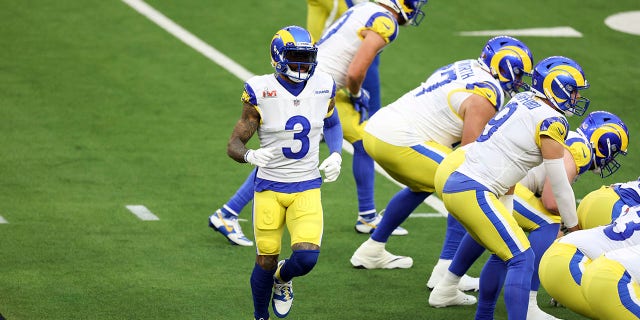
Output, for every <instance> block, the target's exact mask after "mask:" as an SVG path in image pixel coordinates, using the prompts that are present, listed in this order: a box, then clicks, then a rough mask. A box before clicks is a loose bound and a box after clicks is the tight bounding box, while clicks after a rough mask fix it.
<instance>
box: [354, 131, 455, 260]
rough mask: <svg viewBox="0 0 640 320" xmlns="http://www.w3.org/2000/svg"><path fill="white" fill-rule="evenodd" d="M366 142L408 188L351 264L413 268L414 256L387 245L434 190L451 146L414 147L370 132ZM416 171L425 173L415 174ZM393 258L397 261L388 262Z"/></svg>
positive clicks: (393, 199)
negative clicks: (402, 254)
mask: <svg viewBox="0 0 640 320" xmlns="http://www.w3.org/2000/svg"><path fill="white" fill-rule="evenodd" d="M365 143H366V148H367V152H370V153H371V155H372V156H373V157H375V159H376V161H377V162H378V164H380V166H381V167H383V168H384V169H385V171H386V172H387V173H388V174H389V175H390V176H391V177H392V178H394V179H395V180H397V181H398V182H400V183H402V184H404V185H406V186H407V188H405V189H403V190H401V191H400V192H398V193H397V194H396V195H394V196H393V198H392V199H391V201H390V202H389V204H388V205H387V208H386V211H385V214H384V216H383V217H382V220H381V222H380V223H379V224H378V227H377V228H376V229H375V230H374V232H373V233H372V235H371V237H370V238H369V239H368V240H367V241H365V242H364V243H363V244H362V245H361V246H360V247H359V248H358V249H357V250H356V252H355V253H354V254H353V256H352V257H351V263H352V265H353V266H355V267H359V268H366V269H377V268H410V267H411V265H412V264H413V260H412V259H411V258H409V257H400V256H393V255H391V254H389V253H388V252H387V251H386V250H384V245H385V243H386V242H387V241H388V239H389V236H391V234H392V233H393V232H394V230H397V228H398V227H399V226H400V224H401V223H402V222H404V220H406V218H407V217H408V216H409V215H410V214H411V212H413V210H415V208H417V207H418V205H420V203H422V202H423V201H424V199H426V197H427V196H429V195H430V194H431V193H432V192H433V191H434V189H433V183H434V182H433V176H434V174H435V170H436V168H437V167H438V164H439V163H440V162H441V161H442V159H443V158H444V156H445V155H446V154H447V153H449V152H450V149H449V148H447V147H444V146H441V145H439V144H437V143H432V142H428V143H425V144H421V145H416V146H412V147H400V146H394V145H391V144H388V143H386V142H384V141H382V140H380V139H377V138H375V137H373V136H372V135H370V134H368V133H365ZM416 171H417V172H421V173H422V174H419V175H416V174H413V173H414V172H416ZM430 172H431V173H430ZM390 257H393V260H391V261H388V260H389V259H388V258H390Z"/></svg>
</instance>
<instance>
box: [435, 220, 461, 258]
mask: <svg viewBox="0 0 640 320" xmlns="http://www.w3.org/2000/svg"><path fill="white" fill-rule="evenodd" d="M466 233H467V230H465V229H464V227H463V226H462V224H460V222H458V220H456V218H454V217H453V216H452V215H448V216H447V231H446V232H445V234H444V243H443V244H442V251H440V259H442V260H452V259H453V256H454V255H455V254H456V251H457V250H458V247H459V246H460V241H462V237H464V235H465V234H466Z"/></svg>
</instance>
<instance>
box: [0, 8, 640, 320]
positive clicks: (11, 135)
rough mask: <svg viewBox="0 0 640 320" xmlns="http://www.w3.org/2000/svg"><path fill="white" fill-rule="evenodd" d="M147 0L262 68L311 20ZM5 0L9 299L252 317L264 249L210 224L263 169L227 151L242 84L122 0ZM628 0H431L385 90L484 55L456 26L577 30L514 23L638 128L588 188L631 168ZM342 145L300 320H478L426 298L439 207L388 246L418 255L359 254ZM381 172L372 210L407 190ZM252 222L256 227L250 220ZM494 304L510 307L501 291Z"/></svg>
mask: <svg viewBox="0 0 640 320" xmlns="http://www.w3.org/2000/svg"><path fill="white" fill-rule="evenodd" d="M147 3H148V4H150V5H151V6H153V7H154V8H156V9H157V10H159V11H160V12H162V13H163V14H165V15H166V16H167V17H169V18H170V19H172V20H173V21H174V22H176V23H177V24H179V25H181V26H182V27H183V28H185V29H186V30H188V31H189V32H191V33H193V34H194V35H196V36H197V37H199V38H200V39H202V40H203V41H204V42H206V43H207V44H209V45H211V46H213V47H215V48H216V49H218V50H220V51H221V52H223V53H224V54H226V55H227V56H228V57H230V58H231V59H233V60H234V61H236V62H237V63H238V64H240V65H242V66H244V67H245V68H246V69H247V70H249V71H250V72H252V73H255V74H262V73H269V72H272V71H273V70H272V69H271V67H270V64H269V63H270V60H269V51H268V45H269V41H270V39H271V37H272V36H273V34H274V33H275V32H276V31H277V30H278V29H280V28H281V27H283V26H286V25H291V24H298V25H303V26H304V25H305V20H306V7H305V2H304V1H302V0H298V1H293V0H282V1H273V0H272V1H257V0H253V1H245V2H226V1H217V0H216V1H205V0H180V1H170V0H150V1H148V2H147ZM507 4H509V5H507ZM0 8H1V9H0V48H2V49H1V50H0V120H1V121H2V122H1V124H0V137H1V138H0V217H2V218H3V219H4V220H6V221H7V222H8V223H6V224H5V223H3V224H0V314H2V315H3V316H4V317H5V318H7V319H12V320H13V319H16V320H17V319H167V318H168V319H231V320H235V319H251V317H252V310H253V309H252V300H251V292H250V287H249V275H250V273H251V269H252V268H253V260H254V250H253V249H251V248H246V247H234V246H231V245H229V244H228V243H226V241H225V240H224V239H223V238H222V237H221V236H220V235H218V234H214V233H213V232H212V231H211V229H209V228H208V227H207V217H208V215H209V214H210V213H211V212H212V211H213V210H215V209H216V208H217V207H218V206H220V205H221V204H222V203H224V202H225V201H226V200H227V199H228V198H229V197H230V196H231V195H232V194H233V192H234V191H235V190H236V188H237V187H238V186H239V185H240V183H242V181H243V180H244V178H245V177H246V175H247V174H248V173H249V171H250V170H251V167H249V166H248V165H246V164H245V165H242V164H238V163H236V162H234V161H233V160H231V159H230V158H228V157H227V156H226V143H227V139H228V137H229V135H230V133H231V129H232V127H233V125H234V124H235V122H236V120H237V118H238V117H239V115H240V102H239V100H240V99H239V98H240V94H241V91H242V81H241V80H240V79H239V78H238V77H236V76H234V75H233V74H231V73H229V72H227V71H226V70H225V69H223V68H222V67H220V66H218V65H216V64H215V63H213V62H212V61H211V60H209V59H208V58H206V57H205V56H203V55H202V54H201V53H199V52H197V51H195V50H194V49H192V48H190V47H189V46H187V45H185V44H184V43H183V42H181V41H180V40H178V39H177V38H176V37H174V36H173V35H170V34H169V33H167V32H166V31H165V30H163V29H161V28H160V27H158V26H157V25H156V24H154V23H152V22H151V21H149V20H148V19H147V18H145V17H144V16H142V15H141V14H139V13H138V12H136V11H135V10H133V9H132V8H131V7H130V6H128V5H127V4H125V3H124V2H122V1H119V0H100V1H98V0H85V1H73V0H39V1H9V0H0ZM629 10H640V4H639V3H638V2H637V0H618V1H604V0H597V1H590V2H588V3H585V2H584V1H576V0H568V1H551V0H540V1H530V2H507V1H500V0H488V1H482V2H478V1H475V2H474V1H461V0H454V1H439V0H432V1H430V3H429V4H428V6H427V7H426V11H427V18H426V20H425V21H424V22H423V24H422V25H420V27H418V28H403V29H402V30H401V31H400V35H399V37H398V40H397V42H396V43H394V44H393V45H391V46H390V47H389V48H388V49H387V50H386V51H385V52H384V53H383V54H382V63H381V69H380V72H381V77H382V79H383V80H382V81H383V87H382V90H383V102H384V103H389V102H391V101H393V100H394V99H395V98H397V97H399V96H400V95H401V94H402V93H404V92H405V91H407V90H409V89H412V88H414V87H415V86H416V85H418V84H419V83H420V82H421V81H422V80H424V79H425V78H426V77H427V75H428V74H430V73H431V72H432V71H433V70H434V69H436V68H438V67H440V66H442V65H444V64H448V63H450V62H452V61H454V60H459V59H464V58H474V57H477V56H478V54H479V53H480V50H481V48H482V45H483V44H484V43H485V42H486V40H487V39H488V38H489V37H488V36H475V37H468V36H460V35H459V32H462V31H476V30H495V29H519V28H543V27H544V28H546V27H557V26H570V27H572V28H574V29H575V30H577V31H579V32H581V33H582V34H583V36H582V37H578V38H567V37H564V38H549V37H537V36H518V38H520V39H521V40H523V41H525V42H526V43H527V44H528V46H529V47H530V48H531V50H532V51H533V54H534V58H536V60H540V59H541V58H543V57H546V56H550V55H566V56H569V57H571V58H574V59H575V60H577V61H578V62H579V63H580V64H581V65H582V66H583V68H584V69H585V73H586V75H587V78H588V80H589V81H590V83H591V88H590V89H589V90H587V91H585V94H584V95H585V96H587V97H589V98H590V99H591V100H592V107H591V108H590V110H591V111H593V110H598V109H604V110H609V111H612V112H614V113H616V114H618V115H620V116H621V117H622V118H623V119H624V120H625V122H626V123H627V125H628V126H629V130H630V132H631V134H630V136H631V141H630V146H629V151H630V152H629V155H628V156H627V157H626V158H623V159H622V160H621V162H622V163H623V167H622V169H620V171H619V172H617V173H616V174H615V175H614V176H613V177H610V178H607V179H605V180H604V181H603V180H602V179H600V178H599V177H597V176H595V175H592V174H586V175H585V176H584V177H582V178H581V179H580V181H578V182H577V183H576V184H575V185H574V187H575V191H576V196H577V197H578V198H581V197H582V196H584V195H585V194H586V193H587V192H588V191H590V190H593V189H595V188H597V187H599V186H600V185H601V184H610V183H613V182H617V181H620V182H622V181H629V180H633V179H636V178H637V177H638V175H639V171H638V170H637V164H638V163H640V148H639V146H640V143H639V142H638V140H636V139H638V138H637V137H636V134H637V132H638V131H639V130H640V121H639V120H638V119H640V118H639V117H638V115H637V110H639V107H640V106H639V105H638V103H637V101H636V100H637V99H636V91H637V87H638V85H637V84H638V79H640V66H639V64H638V60H637V53H638V52H640V41H639V40H640V39H639V38H638V36H634V35H629V34H625V33H621V32H618V31H613V30H611V29H609V28H608V27H607V26H606V25H605V24H604V23H603V21H604V19H605V18H606V17H607V16H609V15H611V14H614V13H617V12H621V11H629ZM569 121H570V122H571V124H572V126H574V127H575V125H576V124H577V123H579V121H580V119H578V118H571V119H569ZM252 143H255V141H252ZM323 152H324V153H323V155H326V148H323ZM343 157H344V159H345V161H344V162H343V173H342V176H341V177H340V179H339V180H338V181H337V182H334V183H331V184H326V185H325V186H323V200H324V210H325V233H324V239H323V253H322V254H321V258H320V260H319V263H318V265H317V267H316V268H315V269H314V270H313V272H312V273H310V274H309V275H307V276H305V277H303V278H299V279H296V281H294V282H295V293H296V302H295V305H294V307H293V309H292V312H291V314H290V316H289V318H290V319H472V318H473V314H474V310H475V307H457V308H446V309H434V308H430V307H429V306H428V303H427V297H428V291H427V290H426V287H425V282H426V279H427V278H428V276H429V273H430V271H431V269H432V267H433V265H434V264H435V262H436V260H437V257H438V254H439V251H440V246H441V243H442V239H443V236H444V229H445V219H443V218H411V219H409V220H408V221H407V222H406V223H405V225H404V226H405V227H406V228H407V229H408V230H409V232H410V234H409V235H408V236H406V237H395V238H392V239H391V241H390V242H389V244H388V246H387V248H388V249H389V251H391V252H394V253H398V254H404V255H410V256H412V257H413V258H414V261H415V263H414V267H413V268H411V269H409V270H373V271H367V270H356V269H353V268H351V265H350V263H349V258H350V256H351V254H352V253H353V251H354V250H355V249H356V248H357V247H358V246H359V245H360V243H362V242H363V241H364V240H366V239H367V236H365V235H360V234H356V233H355V232H354V230H353V225H354V223H355V218H356V210H357V205H356V197H355V186H354V181H353V178H352V176H351V174H350V172H351V167H350V165H351V161H350V160H351V157H350V155H348V154H347V153H345V154H344V156H343ZM376 188H377V189H376V201H377V205H378V207H379V208H384V206H385V204H386V202H387V201H388V200H389V199H390V198H391V196H392V195H393V194H394V193H395V192H396V191H398V190H399V188H398V187H397V186H396V185H395V184H393V183H391V182H389V181H388V180H386V179H385V178H384V177H383V176H381V175H379V176H378V177H377V181H376ZM127 205H144V206H146V207H147V208H149V210H151V211H152V212H153V213H154V214H155V215H157V216H158V217H159V218H160V220H159V221H142V220H140V219H138V218H137V217H136V216H134V215H133V214H131V212H129V211H128V210H127V209H126V208H125V206H127ZM417 212H422V213H429V212H434V209H433V208H430V207H428V206H426V205H423V206H421V207H420V208H418V210H417ZM242 215H243V216H244V218H247V219H249V218H250V212H249V211H248V210H245V211H244V212H243V214H242ZM242 226H243V227H244V231H245V233H247V235H248V236H250V237H251V236H252V232H251V224H250V222H248V221H245V222H243V223H242ZM283 254H285V255H288V254H289V251H287V249H285V251H284V252H283ZM480 267H481V264H479V263H478V264H476V265H475V266H474V268H473V269H472V270H471V272H470V273H471V274H472V275H478V273H479V270H480ZM548 300H549V298H548V296H547V295H546V294H544V293H543V294H542V295H541V297H540V298H539V301H540V304H541V306H542V308H543V309H544V310H545V311H547V312H549V313H552V314H554V315H556V316H558V317H561V318H563V319H581V317H579V316H577V315H575V314H573V313H572V312H570V311H568V310H565V309H562V308H551V307H548V304H547V302H548ZM272 319H273V317H272ZM496 319H506V311H505V307H504V303H503V302H502V301H500V303H499V305H498V311H497V313H496Z"/></svg>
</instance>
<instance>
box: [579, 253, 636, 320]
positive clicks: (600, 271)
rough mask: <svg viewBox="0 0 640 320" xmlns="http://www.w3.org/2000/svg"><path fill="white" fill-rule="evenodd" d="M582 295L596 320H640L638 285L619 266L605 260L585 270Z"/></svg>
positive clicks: (604, 258) (592, 264) (622, 267)
mask: <svg viewBox="0 0 640 320" xmlns="http://www.w3.org/2000/svg"><path fill="white" fill-rule="evenodd" d="M582 294H583V296H584V297H585V299H586V300H587V302H588V303H589V305H590V306H591V309H592V310H593V311H594V313H595V314H596V315H597V316H598V319H640V303H638V301H640V285H639V284H638V283H637V282H636V281H634V280H633V278H632V277H631V276H630V275H629V273H628V272H627V270H625V267H624V266H623V265H622V264H620V263H619V262H617V261H615V260H611V259H608V258H607V257H606V256H600V257H599V258H596V259H595V260H593V262H592V263H591V264H589V266H588V267H587V269H586V270H585V272H584V275H583V277H582Z"/></svg>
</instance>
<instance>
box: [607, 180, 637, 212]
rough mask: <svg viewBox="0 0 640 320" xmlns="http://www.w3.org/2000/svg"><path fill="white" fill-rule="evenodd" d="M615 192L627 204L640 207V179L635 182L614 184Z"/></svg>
mask: <svg viewBox="0 0 640 320" xmlns="http://www.w3.org/2000/svg"><path fill="white" fill-rule="evenodd" d="M613 190H614V191H615V192H616V193H617V194H618V195H619V196H620V199H622V201H623V202H624V203H625V204H627V205H630V206H636V205H640V178H638V180H635V181H629V182H625V183H617V184H614V185H613Z"/></svg>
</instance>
